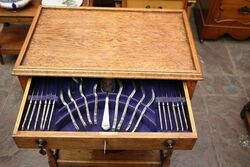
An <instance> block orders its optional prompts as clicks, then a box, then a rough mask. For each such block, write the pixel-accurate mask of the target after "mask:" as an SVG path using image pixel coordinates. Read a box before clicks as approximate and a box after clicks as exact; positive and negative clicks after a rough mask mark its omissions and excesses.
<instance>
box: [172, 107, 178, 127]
mask: <svg viewBox="0 0 250 167" xmlns="http://www.w3.org/2000/svg"><path fill="white" fill-rule="evenodd" d="M172 110H173V113H174V121H175V125H176V130H177V131H179V125H178V122H177V116H176V111H175V105H174V102H173V103H172Z"/></svg>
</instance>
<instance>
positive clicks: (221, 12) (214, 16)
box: [195, 0, 250, 41]
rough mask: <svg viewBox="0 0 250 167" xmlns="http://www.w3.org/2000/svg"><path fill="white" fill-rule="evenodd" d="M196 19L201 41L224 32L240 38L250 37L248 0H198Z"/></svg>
mask: <svg viewBox="0 0 250 167" xmlns="http://www.w3.org/2000/svg"><path fill="white" fill-rule="evenodd" d="M195 19H196V24H197V28H198V34H199V37H200V40H201V41H203V40H204V39H216V38H218V37H220V36H222V35H224V34H229V35H230V36H232V37H233V38H235V39H239V40H243V39H247V38H248V37H250V2H249V1H248V0H237V1H232V0H209V1H207V0H198V1H197V5H196V8H195Z"/></svg>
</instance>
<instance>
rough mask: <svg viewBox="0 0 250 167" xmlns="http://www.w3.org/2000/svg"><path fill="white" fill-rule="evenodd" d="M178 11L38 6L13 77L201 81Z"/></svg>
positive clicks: (192, 49)
mask: <svg viewBox="0 0 250 167" xmlns="http://www.w3.org/2000/svg"><path fill="white" fill-rule="evenodd" d="M183 13H184V12H183V11H181V10H179V11H167V10H140V9H130V10H129V9H110V8H42V10H41V13H40V16H39V17H37V18H38V19H37V20H35V21H34V22H35V23H33V24H34V31H32V29H31V31H32V32H31V33H32V34H31V35H30V40H29V41H28V42H27V44H26V46H25V47H23V49H24V51H23V52H22V53H21V54H20V58H19V59H18V61H17V64H16V66H15V68H14V71H13V73H14V74H16V75H29V76H44V75H47V76H48V75H49V76H83V77H118V78H150V79H157V78H159V79H177V78H178V79H187V80H197V79H202V74H201V70H200V67H199V61H198V58H197V54H196V51H195V48H193V47H191V46H190V45H191V44H190V38H191V40H193V39H192V34H191V32H189V31H188V30H187V27H188V26H189V24H188V23H186V21H185V19H184V17H186V15H185V16H184V14H183Z"/></svg>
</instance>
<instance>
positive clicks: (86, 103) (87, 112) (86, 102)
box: [83, 96, 93, 125]
mask: <svg viewBox="0 0 250 167" xmlns="http://www.w3.org/2000/svg"><path fill="white" fill-rule="evenodd" d="M83 99H84V104H85V108H86V114H87V118H88V122H89V124H91V125H92V124H93V123H92V120H91V117H90V112H89V105H88V100H87V98H86V96H83Z"/></svg>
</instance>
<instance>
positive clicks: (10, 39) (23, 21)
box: [0, 0, 41, 64]
mask: <svg viewBox="0 0 250 167" xmlns="http://www.w3.org/2000/svg"><path fill="white" fill-rule="evenodd" d="M40 2H41V1H40V0H34V1H32V2H31V3H30V4H29V5H28V6H26V7H25V8H24V9H22V10H18V11H12V10H7V9H3V8H0V23H5V24H4V27H3V30H2V31H1V32H0V60H1V63H2V64H3V63H4V61H3V57H2V55H3V54H6V55H8V54H10V55H18V53H19V51H20V50H21V47H22V44H23V42H24V39H25V37H26V34H27V32H28V29H29V25H30V23H31V22H32V20H33V17H34V15H35V13H36V10H37V8H38V6H39V5H40ZM6 23H7V24H6ZM9 23H15V24H11V25H10V24H9ZM16 23H18V24H16Z"/></svg>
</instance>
